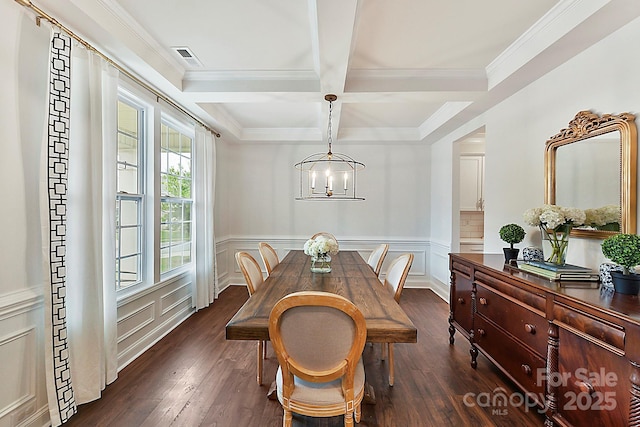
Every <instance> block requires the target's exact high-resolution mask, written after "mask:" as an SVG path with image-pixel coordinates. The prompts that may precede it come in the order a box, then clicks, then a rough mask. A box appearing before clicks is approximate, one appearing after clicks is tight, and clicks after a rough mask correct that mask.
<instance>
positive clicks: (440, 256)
mask: <svg viewBox="0 0 640 427" xmlns="http://www.w3.org/2000/svg"><path fill="white" fill-rule="evenodd" d="M450 251H451V246H450V245H449V244H444V243H439V242H433V241H432V242H431V266H432V268H431V283H432V287H431V289H432V290H433V292H435V293H436V294H437V295H438V296H439V297H440V298H442V299H443V300H445V301H447V302H449V286H450V284H449V281H450V273H449V252H450Z"/></svg>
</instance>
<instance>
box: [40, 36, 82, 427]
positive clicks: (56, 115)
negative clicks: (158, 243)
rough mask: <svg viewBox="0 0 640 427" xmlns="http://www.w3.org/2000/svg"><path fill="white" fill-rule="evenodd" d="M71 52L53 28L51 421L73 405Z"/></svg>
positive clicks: (47, 196) (47, 325) (46, 175)
mask: <svg viewBox="0 0 640 427" xmlns="http://www.w3.org/2000/svg"><path fill="white" fill-rule="evenodd" d="M70 56H71V38H70V37H69V36H68V35H66V34H61V33H60V32H59V31H57V30H53V31H52V33H51V51H50V55H49V94H48V98H49V105H48V113H47V116H48V119H47V133H46V135H45V141H44V150H43V151H42V171H43V172H42V175H41V176H42V181H41V186H40V189H41V207H42V209H41V224H42V255H43V256H42V260H43V275H44V277H43V284H44V289H43V297H44V345H45V370H46V384H47V399H48V406H49V416H50V418H51V425H52V426H54V427H56V426H59V425H60V424H61V423H63V422H66V421H67V420H68V419H69V418H70V417H71V416H72V415H73V414H75V413H76V411H77V406H76V401H75V396H74V392H73V386H72V384H71V374H70V369H69V346H68V333H67V319H66V313H67V304H66V287H67V273H66V271H67V269H66V261H67V260H66V245H67V239H66V225H67V195H68V191H67V182H68V164H69V162H68V159H69V97H70V85H71V84H70V75H71V59H70Z"/></svg>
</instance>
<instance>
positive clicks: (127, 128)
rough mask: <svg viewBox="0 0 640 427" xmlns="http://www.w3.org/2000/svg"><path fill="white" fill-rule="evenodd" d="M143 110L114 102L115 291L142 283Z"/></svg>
mask: <svg viewBox="0 0 640 427" xmlns="http://www.w3.org/2000/svg"><path fill="white" fill-rule="evenodd" d="M144 140H145V138H144V110H143V109H142V108H141V107H140V106H137V105H135V104H133V103H132V102H130V101H127V100H125V99H124V98H120V99H119V100H118V149H117V168H118V170H117V174H116V191H117V194H116V260H115V261H116V289H123V288H126V287H129V286H131V285H135V284H137V283H140V282H141V281H142V255H143V252H142V232H143V228H142V223H143V221H142V218H143V210H142V203H143V196H144V182H143V166H144V164H143V159H144V155H143V154H144V145H145V144H144Z"/></svg>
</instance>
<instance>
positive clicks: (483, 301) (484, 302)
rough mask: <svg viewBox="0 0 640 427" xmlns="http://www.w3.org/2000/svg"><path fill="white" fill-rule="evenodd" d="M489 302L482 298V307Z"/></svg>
mask: <svg viewBox="0 0 640 427" xmlns="http://www.w3.org/2000/svg"><path fill="white" fill-rule="evenodd" d="M488 303H489V302H488V301H487V299H486V298H480V305H487V304H488Z"/></svg>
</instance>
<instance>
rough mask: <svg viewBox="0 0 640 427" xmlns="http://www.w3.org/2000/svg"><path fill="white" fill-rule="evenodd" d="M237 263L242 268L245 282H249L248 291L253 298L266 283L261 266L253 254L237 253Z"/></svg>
mask: <svg viewBox="0 0 640 427" xmlns="http://www.w3.org/2000/svg"><path fill="white" fill-rule="evenodd" d="M236 262H237V263H238V267H240V271H242V275H243V276H244V280H245V282H247V289H248V290H249V296H251V295H253V293H254V292H255V291H256V290H258V288H259V287H260V285H262V282H264V277H263V276H262V270H261V269H260V265H259V264H258V261H256V259H255V258H254V257H252V256H251V254H249V253H248V252H242V251H240V252H236Z"/></svg>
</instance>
